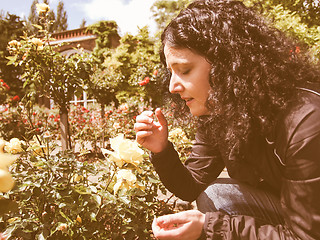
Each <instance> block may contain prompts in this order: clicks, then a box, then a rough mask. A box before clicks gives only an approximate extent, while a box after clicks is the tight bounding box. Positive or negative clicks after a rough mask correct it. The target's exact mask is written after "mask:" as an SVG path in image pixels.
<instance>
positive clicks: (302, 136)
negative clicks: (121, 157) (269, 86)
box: [151, 89, 320, 240]
mask: <svg viewBox="0 0 320 240" xmlns="http://www.w3.org/2000/svg"><path fill="white" fill-rule="evenodd" d="M253 142H254V144H251V145H250V146H248V147H247V149H246V150H245V152H246V154H245V156H246V159H245V160H244V159H242V160H241V161H239V158H238V155H237V150H236V149H237V148H235V149H234V151H231V152H226V151H225V149H224V144H223V142H220V143H217V144H216V146H212V144H211V145H210V144H208V141H207V139H206V136H205V135H204V134H203V133H201V130H199V131H198V132H197V134H196V141H195V144H194V146H193V149H192V153H191V155H190V157H189V158H188V160H187V161H186V162H185V164H182V163H181V162H180V160H179V157H178V154H177V152H176V151H175V150H174V147H173V145H172V144H169V145H168V147H167V149H165V150H164V151H163V152H161V153H159V154H155V155H151V161H152V163H153V165H154V167H155V169H156V171H157V173H158V174H159V176H160V179H161V181H162V182H163V183H164V185H165V186H166V187H167V188H168V190H169V191H171V192H173V193H174V194H176V196H178V197H180V198H181V199H184V200H187V201H193V200H195V199H196V198H197V197H198V195H199V194H200V193H201V192H202V191H203V190H204V189H205V188H206V187H207V186H208V185H209V184H210V183H212V182H213V181H214V180H215V179H216V178H217V177H218V176H219V174H220V173H221V171H222V170H223V168H224V167H226V168H227V170H228V173H229V175H230V177H231V178H234V179H237V180H239V181H242V182H246V183H248V184H250V185H252V186H257V187H267V188H268V189H271V190H272V191H273V192H274V193H275V194H278V196H279V197H280V200H281V205H282V208H283V212H284V219H285V224H284V225H278V226H272V225H261V224H260V223H258V221H256V220H255V219H254V218H252V217H249V216H229V215H226V214H223V213H221V212H209V213H206V222H205V226H204V230H205V233H206V236H207V239H317V240H319V239H320V96H319V94H318V93H316V92H311V91H309V90H303V89H302V90H301V93H300V95H299V98H298V99H297V102H296V103H295V104H294V105H293V106H292V107H290V109H288V110H287V111H286V112H283V113H282V114H281V116H279V119H278V121H277V125H276V127H275V129H274V131H273V133H272V134H271V135H270V136H267V137H262V136H260V137H259V136H257V137H256V139H255V141H253Z"/></svg>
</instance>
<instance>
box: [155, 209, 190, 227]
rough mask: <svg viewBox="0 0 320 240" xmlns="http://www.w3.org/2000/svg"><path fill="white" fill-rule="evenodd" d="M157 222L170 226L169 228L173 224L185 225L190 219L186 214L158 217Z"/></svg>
mask: <svg viewBox="0 0 320 240" xmlns="http://www.w3.org/2000/svg"><path fill="white" fill-rule="evenodd" d="M157 220H158V223H161V224H164V225H168V226H169V225H171V224H184V223H187V222H189V220H188V218H187V217H186V215H185V212H179V213H174V214H169V215H164V216H161V217H158V219H157Z"/></svg>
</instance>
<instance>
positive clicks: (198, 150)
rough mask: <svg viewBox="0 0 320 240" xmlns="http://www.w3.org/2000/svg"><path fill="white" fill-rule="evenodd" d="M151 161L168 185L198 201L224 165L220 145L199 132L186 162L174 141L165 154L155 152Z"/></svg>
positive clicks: (163, 181)
mask: <svg viewBox="0 0 320 240" xmlns="http://www.w3.org/2000/svg"><path fill="white" fill-rule="evenodd" d="M151 162H152V164H153V165H154V167H155V170H156V172H157V173H158V175H159V177H160V180H161V181H162V183H163V184H164V185H165V187H166V188H167V189H168V190H169V191H170V192H172V193H174V194H175V195H176V196H177V197H179V198H181V199H183V200H185V201H190V202H191V201H194V200H195V199H196V198H197V197H198V195H199V194H200V193H201V192H202V191H203V190H204V189H205V187H206V186H208V185H209V184H210V183H211V182H213V181H214V180H215V179H216V178H217V177H218V176H219V174H220V173H221V171H222V170H223V168H224V162H223V160H222V159H221V157H220V153H219V151H218V147H215V146H212V145H210V144H208V143H207V141H206V139H205V136H204V134H201V131H198V132H197V133H196V137H195V143H194V144H193V147H192V152H191V154H190V156H189V158H188V159H187V160H186V162H185V163H184V164H183V163H182V162H181V161H180V159H179V156H178V153H177V152H176V151H175V149H174V147H173V145H172V143H170V142H169V144H168V147H167V148H166V149H165V150H164V151H163V152H161V153H158V154H151Z"/></svg>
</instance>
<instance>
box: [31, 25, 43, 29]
mask: <svg viewBox="0 0 320 240" xmlns="http://www.w3.org/2000/svg"><path fill="white" fill-rule="evenodd" d="M32 26H34V27H36V28H38V29H40V30H42V29H43V27H42V26H41V25H38V24H32Z"/></svg>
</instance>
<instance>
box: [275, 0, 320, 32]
mask: <svg viewBox="0 0 320 240" xmlns="http://www.w3.org/2000/svg"><path fill="white" fill-rule="evenodd" d="M269 4H270V5H272V6H276V5H282V6H283V8H284V10H289V11H290V12H295V13H296V14H298V15H299V16H300V17H301V21H302V22H304V23H306V24H307V25H308V27H312V26H315V25H317V26H319V24H320V2H319V1H315V0H286V1H283V0H269Z"/></svg>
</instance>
